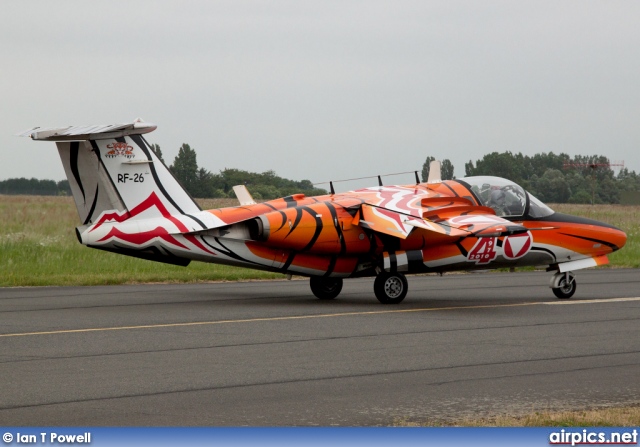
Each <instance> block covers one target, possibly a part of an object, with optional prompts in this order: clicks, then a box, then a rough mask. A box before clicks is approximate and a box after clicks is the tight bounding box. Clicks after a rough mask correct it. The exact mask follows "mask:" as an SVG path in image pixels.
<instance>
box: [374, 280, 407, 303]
mask: <svg viewBox="0 0 640 447" xmlns="http://www.w3.org/2000/svg"><path fill="white" fill-rule="evenodd" d="M408 289H409V284H408V283H407V278H406V277H405V276H404V275H403V274H402V273H389V272H382V273H380V274H379V275H378V276H376V280H375V282H374V283H373V291H374V292H375V294H376V298H378V301H380V302H381V303H382V304H398V303H400V302H401V301H402V300H403V299H404V297H405V296H407V290H408Z"/></svg>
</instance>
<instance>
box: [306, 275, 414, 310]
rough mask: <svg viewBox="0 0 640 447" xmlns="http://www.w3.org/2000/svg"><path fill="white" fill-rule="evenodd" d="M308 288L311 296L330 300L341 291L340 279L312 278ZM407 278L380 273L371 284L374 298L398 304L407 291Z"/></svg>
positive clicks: (386, 302) (383, 302)
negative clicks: (311, 293)
mask: <svg viewBox="0 0 640 447" xmlns="http://www.w3.org/2000/svg"><path fill="white" fill-rule="evenodd" d="M309 286H310V287H311V291H312V292H313V294H314V295H315V296H316V297H318V298H320V299H321V300H332V299H334V298H336V297H337V296H338V295H340V292H341V291H342V278H326V277H324V276H312V277H311V278H309ZM408 289H409V288H408V284H407V278H406V277H405V276H404V275H403V274H402V273H389V272H384V271H383V272H380V273H379V274H378V276H376V280H375V282H374V283H373V291H374V292H375V294H376V298H378V301H380V302H381V303H382V304H398V303H400V302H401V301H402V300H403V299H404V297H405V296H407V290H408Z"/></svg>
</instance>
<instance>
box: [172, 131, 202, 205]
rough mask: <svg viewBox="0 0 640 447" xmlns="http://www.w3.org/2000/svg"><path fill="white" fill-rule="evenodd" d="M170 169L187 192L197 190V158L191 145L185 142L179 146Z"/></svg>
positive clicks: (191, 192) (193, 192)
mask: <svg viewBox="0 0 640 447" xmlns="http://www.w3.org/2000/svg"><path fill="white" fill-rule="evenodd" d="M170 169H171V172H173V175H175V177H176V179H178V181H179V182H180V183H181V184H182V186H183V187H184V188H185V189H186V190H187V191H188V192H189V194H191V195H194V194H195V193H197V192H198V191H197V187H198V160H197V156H196V151H195V150H193V149H191V146H189V145H188V144H186V143H184V144H183V145H182V146H180V149H179V150H178V155H176V158H175V159H174V160H173V164H172V165H171V166H170Z"/></svg>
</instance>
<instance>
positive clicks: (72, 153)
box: [69, 141, 87, 205]
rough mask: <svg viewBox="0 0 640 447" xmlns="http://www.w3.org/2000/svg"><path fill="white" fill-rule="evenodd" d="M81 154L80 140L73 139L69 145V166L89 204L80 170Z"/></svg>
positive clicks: (83, 198) (83, 197)
mask: <svg viewBox="0 0 640 447" xmlns="http://www.w3.org/2000/svg"><path fill="white" fill-rule="evenodd" d="M79 156H80V142H79V141H72V142H71V144H70V145H69V166H70V168H71V172H72V173H73V178H74V179H75V181H76V183H77V184H78V187H79V188H80V192H81V193H82V200H84V203H85V205H86V204H87V197H86V196H85V193H84V186H83V185H82V180H81V179H80V170H79V169H78V158H79Z"/></svg>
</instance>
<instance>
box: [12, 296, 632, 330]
mask: <svg viewBox="0 0 640 447" xmlns="http://www.w3.org/2000/svg"><path fill="white" fill-rule="evenodd" d="M621 301H640V297H633V298H606V299H596V300H576V301H571V300H567V301H548V302H533V303H531V302H529V303H512V304H487V305H477V306H448V307H430V308H417V309H393V310H377V311H376V310H374V311H362V312H342V313H334V314H315V315H314V314H311V315H291V316H284V317H265V318H246V319H237V320H217V321H193V322H185V323H164V324H144V325H137V326H115V327H96V328H81V329H61V330H55V331H41V332H20V333H13V334H0V338H2V337H25V336H33V335H60V334H77V333H86V332H106V331H125V330H135V329H138V330H139V329H156V328H169V327H184V326H208V325H216V324H241V323H259V322H268V321H285V320H304V319H314V318H336V317H353V316H371V315H383V314H400V313H414V312H437V311H449V310H467V309H490V308H499V307H521V306H538V305H541V304H543V305H544V304H548V305H557V304H597V303H616V302H621Z"/></svg>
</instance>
